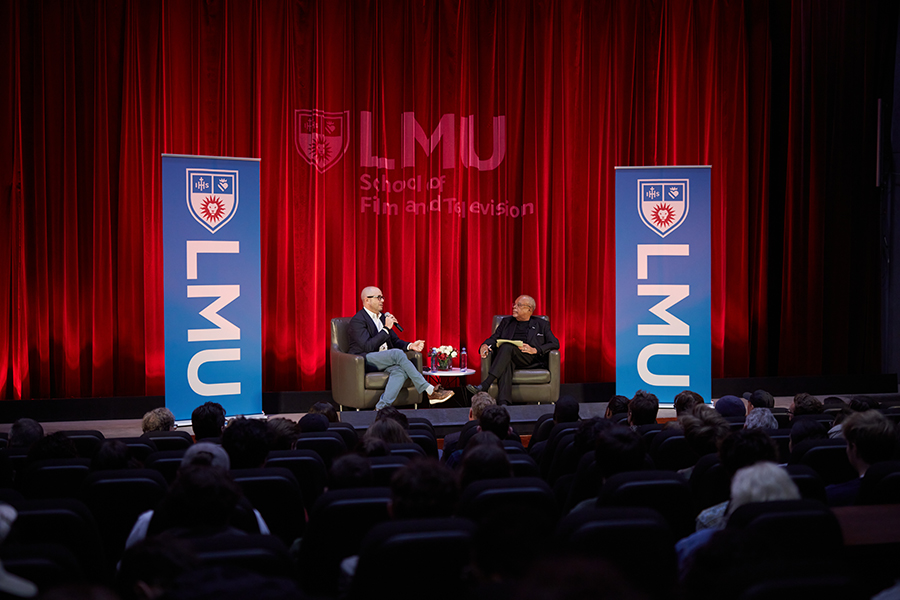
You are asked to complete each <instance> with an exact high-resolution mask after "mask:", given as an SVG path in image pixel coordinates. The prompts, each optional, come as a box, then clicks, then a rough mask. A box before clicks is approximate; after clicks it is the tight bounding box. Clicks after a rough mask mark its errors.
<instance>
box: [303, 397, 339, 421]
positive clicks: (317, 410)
mask: <svg viewBox="0 0 900 600" xmlns="http://www.w3.org/2000/svg"><path fill="white" fill-rule="evenodd" d="M307 414H310V415H325V418H326V419H328V422H329V423H337V422H338V421H340V420H341V415H340V413H338V411H337V410H335V408H334V405H332V404H331V402H316V403H315V404H313V405H312V406H311V407H310V408H309V410H308V411H307Z"/></svg>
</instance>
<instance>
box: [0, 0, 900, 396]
mask: <svg viewBox="0 0 900 600" xmlns="http://www.w3.org/2000/svg"><path fill="white" fill-rule="evenodd" d="M896 23H897V6H896V2H892V1H889V0H830V1H828V2H809V1H805V0H796V1H791V2H781V1H778V2H771V3H770V2H767V1H754V0H744V1H738V0H694V1H690V0H653V1H650V0H633V1H632V0H629V1H612V0H606V1H602V0H598V1H591V0H555V1H554V0H506V1H500V0H498V1H493V2H488V1H483V0H370V1H364V0H343V1H341V0H318V1H316V0H256V1H253V0H204V1H200V0H193V1H185V0H153V1H140V2H138V1H133V2H127V1H123V0H91V1H87V0H57V1H51V0H45V1H32V0H4V1H3V2H2V3H0V34H2V35H0V47H2V53H0V198H2V200H0V203H2V204H0V206H2V211H0V248H3V249H4V251H3V252H2V253H0V398H7V399H12V398H15V399H18V398H43V397H66V396H113V395H115V396H127V395H156V394H162V393H163V391H164V381H165V379H164V377H165V373H164V357H163V322H162V318H163V307H162V302H163V290H162V273H163V269H164V265H163V263H162V223H161V216H162V211H161V192H160V186H161V181H160V179H161V175H160V155H161V154H162V153H175V154H202V155H218V156H238V157H258V158H260V159H261V185H262V190H261V191H262V206H261V212H262V214H261V217H262V289H263V314H262V323H263V340H264V348H263V369H264V376H263V385H264V389H265V390H267V391H279V390H322V389H326V388H327V387H329V385H330V383H329V368H328V351H327V349H328V344H329V340H330V332H329V321H330V319H331V318H332V317H336V316H347V315H350V314H352V313H353V312H355V311H356V310H357V309H358V306H359V291H360V289H361V288H362V287H363V286H365V285H378V286H380V287H381V289H382V290H383V291H384V294H385V296H386V297H387V301H386V309H387V310H390V311H391V312H392V313H394V314H395V315H397V316H398V318H399V319H400V321H401V323H402V324H403V325H404V328H405V329H406V332H407V334H408V335H407V337H408V339H418V338H423V339H425V341H426V345H427V346H435V345H441V344H452V345H454V346H467V347H468V348H469V349H470V350H471V354H472V355H473V356H474V353H475V351H476V349H477V347H478V345H479V344H480V343H481V341H482V340H483V339H484V338H485V337H486V336H487V335H488V333H489V332H488V330H487V328H488V327H489V324H490V319H491V316H492V315H494V314H498V313H508V311H509V310H510V306H511V304H512V301H513V299H514V298H515V297H516V296H517V295H518V294H520V293H528V294H530V295H532V296H534V297H535V298H536V300H537V304H538V308H537V313H539V314H548V315H549V316H550V319H551V324H552V327H553V330H554V332H555V333H556V334H557V336H558V337H559V338H560V339H561V340H562V353H563V370H564V381H566V382H594V381H611V380H613V379H614V374H615V312H614V307H615V298H614V281H615V280H614V269H615V257H614V253H613V252H614V240H615V228H614V200H615V199H614V171H613V169H614V167H615V166H617V165H676V164H680V165H696V164H704V165H712V183H713V206H712V215H713V240H712V244H713V246H712V247H713V259H712V260H713V273H712V284H713V302H712V306H713V314H712V319H713V329H712V330H713V376H714V377H746V376H756V375H760V376H763V375H817V374H841V373H848V374H856V373H872V372H878V371H879V370H880V368H881V356H880V328H881V323H880V306H881V305H880V299H879V294H880V285H881V283H880V282H881V279H880V276H881V263H880V254H879V252H880V250H879V242H878V239H879V235H878V227H879V202H880V194H881V192H880V188H879V187H877V186H876V183H877V182H876V181H875V162H876V156H875V139H876V134H877V131H876V130H877V127H876V123H877V122H878V119H877V115H876V112H875V107H876V101H877V99H878V98H883V99H885V101H884V102H883V103H882V104H883V106H891V102H890V97H891V96H890V94H891V89H892V85H893V83H892V80H891V73H892V71H893V56H894V53H893V48H894V42H895V39H896V38H895V36H896ZM314 110H318V111H324V112H327V113H330V114H329V115H328V117H327V118H325V119H316V118H314V115H313V114H312V113H311V111H314ZM881 122H882V125H883V127H886V126H889V122H890V118H889V115H882V120H881ZM884 137H885V136H883V138H884ZM395 211H396V212H395ZM470 362H476V361H474V360H473V361H470Z"/></svg>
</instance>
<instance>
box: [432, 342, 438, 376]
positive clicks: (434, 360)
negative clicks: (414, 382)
mask: <svg viewBox="0 0 900 600" xmlns="http://www.w3.org/2000/svg"><path fill="white" fill-rule="evenodd" d="M437 366H438V365H437V348H432V349H431V372H432V373H435V372H437V370H438V368H437Z"/></svg>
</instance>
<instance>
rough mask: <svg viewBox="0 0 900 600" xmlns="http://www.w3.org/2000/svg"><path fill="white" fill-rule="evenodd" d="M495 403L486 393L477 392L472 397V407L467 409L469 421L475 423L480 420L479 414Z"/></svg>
mask: <svg viewBox="0 0 900 600" xmlns="http://www.w3.org/2000/svg"><path fill="white" fill-rule="evenodd" d="M496 404H497V401H496V400H494V398H493V396H491V395H490V394H488V393H487V392H478V393H477V394H475V395H474V396H472V407H471V408H470V409H469V420H470V421H472V420H474V421H477V420H479V419H481V413H483V412H484V409H485V408H487V407H488V406H494V405H496Z"/></svg>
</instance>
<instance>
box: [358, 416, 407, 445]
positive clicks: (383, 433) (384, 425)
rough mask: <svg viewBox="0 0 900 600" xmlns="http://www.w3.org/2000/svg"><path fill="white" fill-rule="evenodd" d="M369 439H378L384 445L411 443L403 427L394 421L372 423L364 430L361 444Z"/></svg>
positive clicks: (385, 420)
mask: <svg viewBox="0 0 900 600" xmlns="http://www.w3.org/2000/svg"><path fill="white" fill-rule="evenodd" d="M379 412H381V411H379ZM371 438H374V439H379V440H381V441H383V442H384V443H386V444H410V443H412V438H411V437H409V434H408V433H406V430H405V429H403V426H402V425H400V423H398V422H397V421H396V420H395V419H381V420H376V421H375V422H374V423H372V424H371V425H369V428H368V429H366V433H365V434H363V442H365V441H366V440H367V439H371ZM370 456H371V455H370Z"/></svg>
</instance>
